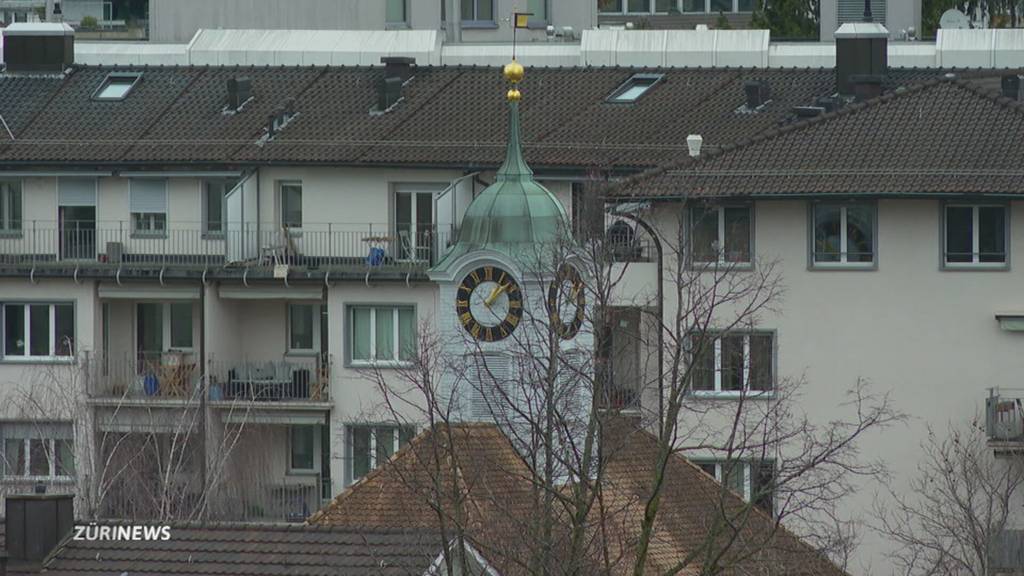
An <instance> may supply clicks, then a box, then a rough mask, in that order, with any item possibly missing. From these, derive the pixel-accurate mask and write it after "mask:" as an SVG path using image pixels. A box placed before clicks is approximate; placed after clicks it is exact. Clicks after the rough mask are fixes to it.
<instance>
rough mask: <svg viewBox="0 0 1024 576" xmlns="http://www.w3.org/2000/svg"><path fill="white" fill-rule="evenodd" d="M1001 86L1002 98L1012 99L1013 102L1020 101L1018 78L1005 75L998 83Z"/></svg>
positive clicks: (1014, 75)
mask: <svg viewBox="0 0 1024 576" xmlns="http://www.w3.org/2000/svg"><path fill="white" fill-rule="evenodd" d="M1000 85H1001V86H1002V93H1003V96H1004V97H1006V98H1012V99H1013V100H1020V76H1018V75H1016V74H1006V75H1004V76H1003V77H1002V79H1001V81H1000Z"/></svg>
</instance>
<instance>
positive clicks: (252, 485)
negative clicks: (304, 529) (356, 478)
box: [210, 474, 332, 522]
mask: <svg viewBox="0 0 1024 576" xmlns="http://www.w3.org/2000/svg"><path fill="white" fill-rule="evenodd" d="M225 488H226V489H225V490H222V491H221V493H220V494H218V495H217V496H216V497H214V498H213V500H212V501H211V503H210V515H211V516H212V519H214V520H220V521H246V522H304V521H305V520H306V518H308V517H309V516H310V515H311V514H313V513H314V512H316V511H318V510H320V508H322V507H323V506H324V505H325V504H326V503H327V502H328V501H329V500H330V499H331V497H332V484H331V479H330V478H324V477H322V476H321V475H319V474H313V475H308V476H301V475H286V476H280V477H266V478H259V479H255V480H247V481H246V483H245V485H244V486H225Z"/></svg>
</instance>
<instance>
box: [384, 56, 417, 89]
mask: <svg viewBox="0 0 1024 576" xmlns="http://www.w3.org/2000/svg"><path fill="white" fill-rule="evenodd" d="M380 63H381V64H383V65H384V77H385V78H401V79H402V83H405V82H408V81H409V78H412V67H413V66H415V65H416V59H415V58H406V57H404V56H384V57H383V58H381V59H380Z"/></svg>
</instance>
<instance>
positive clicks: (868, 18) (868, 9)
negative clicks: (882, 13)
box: [864, 0, 875, 22]
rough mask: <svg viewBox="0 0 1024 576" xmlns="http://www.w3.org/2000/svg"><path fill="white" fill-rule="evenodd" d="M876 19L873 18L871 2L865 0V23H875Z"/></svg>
mask: <svg viewBox="0 0 1024 576" xmlns="http://www.w3.org/2000/svg"><path fill="white" fill-rule="evenodd" d="M874 20H875V19H874V17H872V16H871V0H864V21H865V22H874Z"/></svg>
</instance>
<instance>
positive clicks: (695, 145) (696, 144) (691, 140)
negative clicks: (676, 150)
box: [686, 134, 704, 158]
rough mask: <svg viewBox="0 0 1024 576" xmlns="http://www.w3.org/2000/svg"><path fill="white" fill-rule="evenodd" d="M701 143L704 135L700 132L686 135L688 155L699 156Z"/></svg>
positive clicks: (702, 143)
mask: <svg viewBox="0 0 1024 576" xmlns="http://www.w3.org/2000/svg"><path fill="white" fill-rule="evenodd" d="M703 145H704V137H703V136H701V135H700V134H690V135H689V136H687V137H686V146H687V148H689V149H690V156H692V157H693V158H697V157H699V156H700V149H701V146H703Z"/></svg>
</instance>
